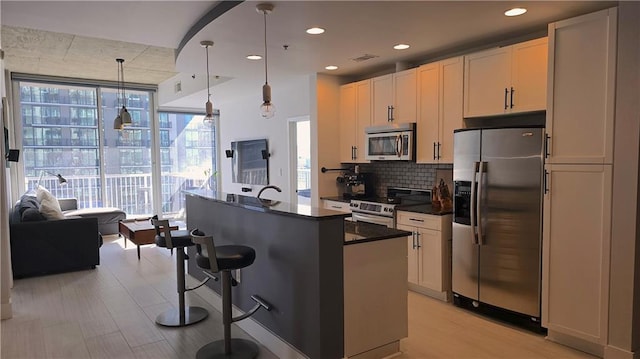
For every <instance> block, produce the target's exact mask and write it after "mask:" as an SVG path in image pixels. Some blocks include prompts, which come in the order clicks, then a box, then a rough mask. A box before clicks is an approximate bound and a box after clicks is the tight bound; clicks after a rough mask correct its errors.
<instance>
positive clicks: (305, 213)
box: [186, 190, 410, 358]
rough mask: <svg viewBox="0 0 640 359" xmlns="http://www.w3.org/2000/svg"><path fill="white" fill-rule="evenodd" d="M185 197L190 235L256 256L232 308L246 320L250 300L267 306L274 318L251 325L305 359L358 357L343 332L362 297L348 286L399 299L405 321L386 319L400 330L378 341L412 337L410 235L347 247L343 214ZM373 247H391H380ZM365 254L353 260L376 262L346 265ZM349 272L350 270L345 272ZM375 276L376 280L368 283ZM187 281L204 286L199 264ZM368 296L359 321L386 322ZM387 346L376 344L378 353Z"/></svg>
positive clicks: (362, 344)
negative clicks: (197, 281)
mask: <svg viewBox="0 0 640 359" xmlns="http://www.w3.org/2000/svg"><path fill="white" fill-rule="evenodd" d="M186 194H187V196H186V198H187V200H186V202H187V203H186V208H187V227H188V228H189V229H194V228H198V229H200V230H202V231H204V232H205V233H206V234H208V235H212V236H213V237H214V241H215V243H216V245H225V244H241V245H247V246H250V247H252V248H253V249H255V251H256V260H255V262H254V263H253V264H252V265H251V266H249V267H247V268H244V269H242V273H241V275H240V283H239V285H238V286H237V287H234V289H233V303H234V305H235V306H236V307H238V308H239V309H240V310H242V311H245V312H246V311H248V310H249V309H250V308H251V307H252V306H253V304H254V303H253V301H252V300H251V299H250V296H251V295H258V296H260V297H262V298H263V299H265V300H266V301H268V302H269V303H270V304H272V306H273V309H272V310H271V311H269V312H267V311H264V310H261V311H258V312H257V313H256V314H255V315H254V316H253V317H252V319H253V320H255V321H257V322H258V323H260V324H261V325H262V326H263V327H265V328H266V329H267V330H269V331H271V332H272V333H273V334H275V335H276V336H278V337H279V338H280V339H281V340H283V341H285V342H287V343H288V344H289V345H290V346H292V347H294V348H295V349H296V350H297V351H299V352H301V353H303V354H304V355H305V356H306V357H309V358H342V357H348V356H352V354H345V347H348V346H349V343H351V339H350V337H349V336H348V335H347V336H345V327H347V329H346V331H347V332H348V331H349V328H348V325H347V323H348V320H345V319H348V318H350V315H351V314H352V313H351V312H350V310H351V309H349V308H352V306H349V305H348V304H347V303H349V301H348V298H354V299H357V297H358V295H361V294H362V293H363V292H362V291H360V290H359V289H358V288H357V286H354V285H346V283H351V282H353V283H356V284H357V283H365V282H366V283H365V284H367V286H366V288H364V289H365V290H374V292H375V291H376V290H378V291H379V290H380V288H385V287H387V286H388V287H389V288H388V290H387V291H385V293H384V294H390V293H392V292H397V293H396V294H395V295H391V297H393V298H394V301H392V302H389V301H387V302H386V303H387V304H389V303H396V302H398V303H400V304H399V305H398V308H396V309H397V312H398V313H399V314H397V315H394V317H393V318H391V317H388V316H385V315H382V316H381V317H383V318H382V319H383V322H381V323H383V324H381V325H384V326H389V321H390V320H391V321H392V322H394V323H396V324H395V325H391V327H394V328H399V329H393V330H392V331H387V332H389V333H386V334H385V335H383V336H380V338H390V336H389V335H391V337H393V335H395V337H394V338H395V339H394V340H392V342H395V343H397V342H399V339H400V338H402V337H405V336H406V330H407V328H406V327H407V312H406V268H407V264H406V253H407V248H406V236H408V235H410V233H409V232H406V231H398V230H394V229H385V231H382V233H380V232H378V233H377V235H378V237H379V238H378V239H379V240H378V241H375V239H376V237H371V236H368V237H366V236H364V237H362V238H357V239H355V240H352V241H350V242H349V243H352V244H348V245H345V227H349V226H350V224H348V225H347V226H345V221H344V218H345V217H347V216H348V214H345V213H341V212H336V211H332V210H328V209H323V208H314V207H309V206H303V205H293V204H288V203H283V202H277V201H275V202H274V201H269V200H266V201H261V200H258V199H256V198H254V197H247V196H242V195H235V194H224V193H216V192H212V191H207V190H197V191H189V192H186ZM373 226H375V225H373ZM349 228H352V229H353V231H352V232H355V231H356V227H349ZM363 230H365V231H366V225H363V224H362V225H361V224H358V226H357V231H358V232H362V231H363ZM379 230H382V228H380V229H379ZM380 234H382V235H380ZM389 236H391V238H390V237H389ZM393 236H395V237H393ZM375 243H378V244H382V243H385V244H388V245H386V246H384V245H383V246H376V245H374V244H375ZM393 243H395V245H394V244H393ZM359 246H365V247H362V249H363V250H362V256H359V255H357V254H356V255H355V258H360V257H361V258H370V260H368V261H365V262H364V263H363V262H359V263H360V265H358V262H357V261H351V262H349V261H348V260H349V258H351V257H354V256H353V255H352V254H351V253H357V252H358V247H359ZM348 248H351V249H349V250H348ZM390 250H391V252H389V251H390ZM188 253H189V255H190V257H191V258H194V257H195V248H194V247H190V248H189V249H188ZM349 266H351V267H353V268H351V267H349ZM389 266H391V267H394V268H395V271H394V270H391V271H389V270H387V269H384V268H389ZM346 267H349V268H350V270H349V271H347V270H345V268H346ZM358 268H359V269H358ZM356 269H358V270H356ZM381 269H382V272H384V273H387V274H385V276H384V277H382V278H380V277H377V276H378V275H380V273H381ZM375 271H378V273H377V274H374V275H370V272H375ZM188 273H189V274H190V275H191V276H193V277H195V278H197V279H203V278H204V275H203V273H202V270H201V269H200V268H198V267H197V265H196V264H195V261H189V264H188ZM349 273H352V274H353V275H351V276H350V274H349ZM384 273H383V274H384ZM403 273H404V274H403ZM403 275H404V278H402V276H403ZM362 276H365V277H366V278H365V279H366V280H362V281H361V280H360V278H364V277H362ZM371 280H375V283H374V284H375V286H372V283H371ZM367 281H368V282H367ZM396 282H398V283H404V290H402V288H401V287H402V285H400V286H398V285H395V283H396ZM209 284H210V287H211V288H212V289H213V290H214V291H216V292H218V293H220V288H219V284H218V283H217V282H213V283H212V282H211V281H210V282H209V283H208V285H209ZM367 288H369V289H367ZM376 288H377V289H376ZM397 288H399V289H397ZM352 294H355V295H354V296H351V295H352ZM370 294H374V295H377V297H371V298H370V299H369V300H365V301H363V302H360V309H359V313H358V314H357V315H356V316H362V315H365V314H366V315H367V316H368V317H369V318H370V319H371V318H373V319H375V318H376V317H378V314H380V313H379V312H378V311H379V308H380V307H379V306H380V305H382V304H380V303H385V300H386V299H385V298H386V296H384V297H383V296H381V295H380V294H375V293H373V292H372V293H370ZM366 295H369V294H366ZM350 296H351V297H350ZM371 303H373V304H375V303H378V304H377V305H378V307H375V306H373V307H372V310H373V311H368V310H367V308H368V306H369V305H370V304H371ZM363 310H364V312H363ZM382 314H385V313H382ZM374 321H375V320H374ZM383 332H384V331H383ZM391 332H397V333H393V334H390V333H391ZM374 339H375V338H374ZM371 340H372V339H371V338H368V339H367V338H362V339H357V340H356V342H355V343H356V344H357V345H355V348H359V349H357V350H360V351H359V352H358V354H360V353H362V352H363V350H364V351H368V350H369V346H370V344H368V343H367V342H371ZM384 340H387V339H384ZM388 344H390V343H389V342H378V343H375V346H374V347H373V348H377V347H381V346H383V347H384V346H386V345H388ZM391 344H392V343H391ZM393 347H395V346H393ZM363 348H364V349H363ZM373 348H370V349H373ZM390 348H391V347H388V348H387V350H391V349H390ZM382 356H384V355H380V356H379V357H382Z"/></svg>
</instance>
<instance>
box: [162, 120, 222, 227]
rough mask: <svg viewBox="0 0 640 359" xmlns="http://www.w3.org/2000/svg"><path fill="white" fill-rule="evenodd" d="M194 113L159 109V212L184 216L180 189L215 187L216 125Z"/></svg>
mask: <svg viewBox="0 0 640 359" xmlns="http://www.w3.org/2000/svg"><path fill="white" fill-rule="evenodd" d="M203 118H204V116H202V115H198V114H193V113H178V112H160V113H159V131H160V163H161V173H162V212H163V215H164V216H167V217H169V216H173V217H178V218H180V217H183V216H184V208H185V206H184V204H185V197H184V193H183V190H189V189H201V188H204V189H213V190H215V189H216V186H217V182H216V173H217V172H216V126H215V124H206V123H204V122H203V121H202V119H203Z"/></svg>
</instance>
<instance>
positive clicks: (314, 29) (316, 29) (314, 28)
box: [307, 27, 324, 35]
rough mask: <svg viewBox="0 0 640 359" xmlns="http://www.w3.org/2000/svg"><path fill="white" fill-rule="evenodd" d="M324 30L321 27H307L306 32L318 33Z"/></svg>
mask: <svg viewBox="0 0 640 359" xmlns="http://www.w3.org/2000/svg"><path fill="white" fill-rule="evenodd" d="M323 32H324V29H323V28H321V27H312V28H310V29H307V34H311V35H319V34H322V33H323Z"/></svg>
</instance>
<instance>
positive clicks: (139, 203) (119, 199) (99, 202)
mask: <svg viewBox="0 0 640 359" xmlns="http://www.w3.org/2000/svg"><path fill="white" fill-rule="evenodd" d="M65 178H66V179H67V183H66V184H65V185H60V184H59V183H58V179H57V178H55V177H53V176H49V177H46V176H45V177H43V178H42V180H41V181H40V185H41V186H43V187H45V188H46V189H48V190H49V191H50V192H51V193H52V194H53V195H54V196H55V197H56V198H76V199H77V200H78V208H95V207H117V208H120V209H122V210H123V211H125V212H126V213H127V215H128V216H131V215H134V216H135V215H145V216H146V215H151V214H153V205H152V203H153V199H152V198H153V192H152V186H151V175H150V174H142V175H140V174H135V175H123V174H118V175H106V177H105V181H106V183H105V186H106V193H107V197H106V198H104V199H103V198H102V189H101V188H102V187H101V183H100V182H101V181H100V177H98V176H65ZM206 181H207V179H205V178H202V177H198V178H194V177H193V176H190V175H189V174H185V173H168V174H163V175H162V178H161V184H162V205H161V208H162V211H163V214H164V215H165V216H171V215H175V214H176V213H178V212H179V211H180V210H181V209H184V207H185V197H184V194H183V193H182V191H183V190H188V189H194V188H200V187H204V186H205V185H206V186H214V184H213V183H205V182H206ZM37 182H38V177H27V178H26V179H25V184H26V186H27V188H28V189H33V188H35V186H36V183H37Z"/></svg>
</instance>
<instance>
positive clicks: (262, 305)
mask: <svg viewBox="0 0 640 359" xmlns="http://www.w3.org/2000/svg"><path fill="white" fill-rule="evenodd" d="M251 299H253V300H254V301H255V302H256V305H255V306H254V307H253V308H251V310H250V311H248V312H246V313H244V314H242V315H239V316H237V317H235V318H232V319H231V322H232V323H233V322H239V321H241V320H243V319H246V318H249V317H250V316H252V315H253V314H254V313H255V312H257V311H258V309H260V308H264V309H266V310H267V311H270V310H271V304H269V303H267V302H266V301H265V300H264V299H262V298H260V297H258V296H257V295H252V296H251Z"/></svg>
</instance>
